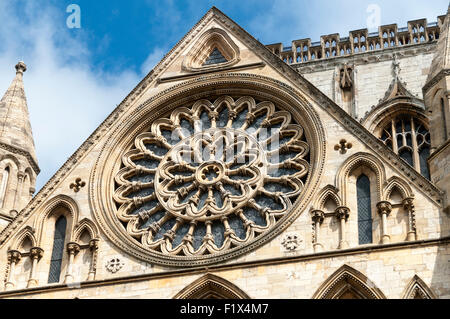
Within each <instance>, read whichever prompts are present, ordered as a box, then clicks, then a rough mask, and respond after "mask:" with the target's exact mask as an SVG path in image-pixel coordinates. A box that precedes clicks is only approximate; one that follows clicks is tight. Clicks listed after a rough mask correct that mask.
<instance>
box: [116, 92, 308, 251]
mask: <svg viewBox="0 0 450 319" xmlns="http://www.w3.org/2000/svg"><path fill="white" fill-rule="evenodd" d="M309 151H310V150H309V146H308V142H307V140H306V137H305V134H304V130H303V128H302V127H301V126H300V125H299V124H297V123H295V122H294V120H293V119H292V117H291V114H290V113H289V112H287V111H284V110H281V109H279V108H278V107H277V106H276V105H274V104H273V103H272V102H269V101H259V100H255V99H254V98H253V97H249V96H244V97H240V98H232V97H230V96H221V97H219V98H217V99H214V100H211V101H210V100H206V99H202V100H199V101H196V102H195V103H191V104H190V105H186V106H185V107H179V108H177V109H175V110H174V111H172V112H171V113H170V114H169V115H167V116H165V117H160V118H158V119H156V120H154V121H153V122H152V124H151V127H150V128H149V129H148V130H146V131H145V132H142V133H140V134H139V135H138V136H137V137H136V138H135V140H134V145H133V147H131V149H129V150H128V151H127V152H126V153H125V154H124V155H123V157H122V167H121V169H120V170H119V171H118V173H117V174H116V176H115V182H116V183H115V185H116V186H115V191H114V194H113V198H114V201H115V203H116V207H117V209H116V211H115V214H116V216H117V218H118V219H119V220H120V221H121V222H122V225H124V227H125V229H126V232H127V233H128V235H129V236H131V237H132V238H134V239H135V240H136V241H137V242H138V243H139V244H140V245H141V246H143V247H144V248H145V249H146V250H149V251H152V252H153V253H155V254H162V255H169V256H173V257H177V256H179V257H182V258H189V256H192V257H193V258H198V257H202V256H204V257H207V256H211V255H214V254H218V253H221V252H226V251H227V250H230V249H233V248H235V247H238V246H243V245H245V244H247V243H248V242H249V241H251V240H253V239H254V238H256V237H258V236H260V235H261V234H264V233H265V232H267V231H269V230H270V229H273V227H275V226H276V225H277V222H278V220H280V218H282V217H283V216H286V215H287V214H290V212H291V208H292V206H293V204H294V202H295V201H296V200H297V198H298V197H299V196H300V195H301V194H302V192H303V190H304V184H305V182H306V179H307V178H308V175H309V174H310V164H309V159H310V156H309Z"/></svg>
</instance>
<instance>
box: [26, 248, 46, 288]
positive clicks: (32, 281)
mask: <svg viewBox="0 0 450 319" xmlns="http://www.w3.org/2000/svg"><path fill="white" fill-rule="evenodd" d="M43 255H44V250H43V249H42V248H40V247H32V248H31V249H30V258H31V262H32V264H31V271H30V278H29V279H28V283H27V288H31V287H36V286H37V285H38V280H37V278H36V269H37V264H38V261H39V260H40V259H41V258H42V256H43Z"/></svg>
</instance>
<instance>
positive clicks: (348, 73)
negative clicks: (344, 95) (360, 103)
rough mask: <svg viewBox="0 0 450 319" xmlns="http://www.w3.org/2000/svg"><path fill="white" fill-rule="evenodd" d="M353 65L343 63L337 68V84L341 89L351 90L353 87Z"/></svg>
mask: <svg viewBox="0 0 450 319" xmlns="http://www.w3.org/2000/svg"><path fill="white" fill-rule="evenodd" d="M353 68H354V67H353V66H351V65H348V64H347V63H344V65H343V66H342V67H341V68H340V70H339V86H340V88H341V89H342V90H351V89H352V87H353Z"/></svg>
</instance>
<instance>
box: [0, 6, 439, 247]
mask: <svg viewBox="0 0 450 319" xmlns="http://www.w3.org/2000/svg"><path fill="white" fill-rule="evenodd" d="M211 21H213V22H214V23H215V25H216V26H221V27H222V28H223V29H226V30H227V32H228V33H229V34H230V35H232V36H233V37H234V39H236V40H237V41H240V42H241V43H242V44H243V45H245V46H246V47H247V48H248V49H249V54H251V55H252V57H253V64H255V63H257V62H259V63H262V64H263V65H265V64H269V65H270V66H271V67H272V69H273V70H274V71H276V72H277V73H278V74H280V75H281V76H282V77H283V78H284V79H288V80H289V81H290V82H292V83H294V84H295V85H296V87H297V89H299V90H300V91H302V92H303V94H305V95H306V96H309V97H310V98H311V99H313V100H314V101H315V103H316V104H317V105H319V106H320V107H322V108H323V109H324V110H325V111H326V112H327V113H328V114H329V115H330V116H332V117H333V118H334V119H335V120H337V121H338V122H339V123H341V124H342V125H343V127H345V128H346V129H347V130H348V131H349V132H350V133H352V134H353V136H354V137H355V138H357V139H358V140H360V141H361V142H362V143H363V144H365V145H366V146H367V147H368V148H370V149H372V151H373V152H374V153H375V154H377V156H380V157H382V158H384V159H385V160H387V162H388V163H390V165H391V166H392V167H393V168H394V170H396V171H397V172H398V174H399V175H400V176H403V177H404V178H406V179H408V180H410V181H412V182H413V183H414V184H415V185H416V187H417V188H418V189H420V190H421V191H422V192H424V193H425V194H426V195H427V196H428V197H429V198H431V199H432V200H433V201H434V202H435V203H439V202H440V200H441V197H442V194H441V192H440V191H439V190H438V189H437V188H436V187H435V186H434V185H433V184H432V183H431V182H430V181H428V180H427V179H426V178H424V177H423V176H422V175H420V174H419V173H418V172H416V171H415V170H414V169H412V168H411V167H409V165H408V164H406V163H404V161H403V160H401V159H400V157H399V156H398V155H397V154H395V153H394V152H392V151H391V150H390V149H389V148H388V147H386V145H384V144H383V143H382V142H381V141H379V140H378V139H377V138H376V137H375V136H373V135H372V134H371V133H370V132H369V131H367V129H365V128H364V127H363V126H362V125H361V124H360V123H359V122H358V121H356V120H355V119H353V118H352V117H351V116H350V115H349V114H348V113H347V112H345V111H344V110H342V109H341V108H340V107H339V106H338V105H337V104H336V103H335V102H333V101H332V100H331V99H330V98H328V97H327V96H326V95H325V94H324V93H322V92H321V91H320V90H319V89H317V88H316V87H315V86H314V85H313V84H311V83H310V82H309V81H307V80H306V79H305V78H304V77H303V76H301V75H300V74H299V73H298V72H297V71H295V70H294V69H293V68H292V67H291V66H289V65H287V64H286V63H284V62H283V61H282V60H281V59H280V58H279V57H277V56H276V55H274V54H273V53H272V52H271V51H270V50H269V49H268V48H266V46H264V45H263V44H262V43H260V42H259V41H258V40H256V39H255V38H254V37H252V36H251V35H250V34H248V33H247V32H246V31H245V30H244V29H242V28H241V27H240V26H239V25H237V24H236V23H235V22H234V21H233V20H231V19H230V18H229V17H227V16H226V15H225V14H223V13H222V12H221V11H220V10H218V9H217V8H215V7H213V8H211V9H210V10H209V11H208V12H207V13H206V14H205V15H204V16H203V17H202V18H201V19H200V21H199V22H198V23H197V24H196V25H195V26H194V27H193V28H192V29H191V30H190V31H189V32H188V33H187V34H186V35H185V36H184V37H183V38H182V39H181V40H180V41H179V42H178V43H177V44H176V45H175V46H174V47H173V48H172V50H170V51H169V52H168V53H167V54H166V55H165V56H164V58H163V59H162V60H161V61H160V62H159V63H158V64H157V65H156V67H155V68H154V69H153V70H152V71H151V72H150V73H149V74H148V75H147V76H146V77H145V78H144V79H143V80H142V81H141V82H140V83H139V84H138V85H137V86H136V87H135V88H134V89H133V90H132V91H131V93H130V94H129V95H128V96H127V97H126V98H125V99H124V100H123V101H122V102H121V103H120V104H119V105H118V106H117V108H116V109H115V110H114V111H113V112H112V113H111V114H110V115H109V116H108V117H107V118H106V119H105V121H104V122H103V123H102V124H101V125H100V126H99V127H98V128H97V129H96V130H95V131H94V133H92V134H91V135H90V137H89V138H88V139H87V140H86V141H85V142H84V143H83V144H82V145H81V146H80V148H79V149H78V150H77V151H76V152H75V153H74V154H73V155H72V156H71V157H70V158H69V159H68V160H67V161H66V163H65V164H64V165H63V166H62V167H61V168H60V169H59V170H58V171H57V172H56V173H55V175H54V176H53V177H52V178H51V179H50V180H49V181H48V182H47V184H45V186H44V187H43V188H42V189H41V190H40V191H39V192H38V194H37V195H36V196H35V197H34V198H33V199H32V200H31V201H30V203H29V204H28V205H27V207H26V208H25V209H24V210H22V211H21V212H20V213H19V214H18V216H17V217H16V218H15V219H14V220H13V221H12V222H11V223H10V224H9V225H8V226H7V227H6V228H5V229H4V230H3V231H2V233H1V234H0V244H2V243H3V242H4V241H5V240H6V238H7V237H8V235H9V234H11V232H12V230H13V229H15V228H16V227H17V226H18V224H20V223H22V222H23V221H24V220H25V218H26V217H28V216H29V215H30V214H31V212H32V211H33V210H34V209H35V208H36V207H37V205H39V204H40V203H41V202H43V201H44V200H45V199H46V197H47V196H48V195H49V194H50V193H51V192H52V190H53V189H55V188H56V186H57V184H58V183H59V182H60V181H61V180H62V179H63V178H64V177H65V176H66V175H67V174H68V173H69V171H70V170H71V169H72V168H73V167H74V166H75V165H76V163H78V162H79V161H80V160H81V159H82V158H83V157H84V156H85V155H86V154H87V153H88V151H89V150H90V149H91V148H92V147H93V145H96V143H98V142H99V141H100V140H101V139H102V138H103V137H104V136H105V135H106V134H107V133H108V131H109V129H110V128H111V126H113V125H114V123H115V122H116V121H118V119H119V118H120V117H121V116H123V115H124V114H125V113H126V111H127V110H129V108H130V107H133V106H135V105H136V106H138V105H140V104H141V103H142V102H144V101H146V100H148V99H149V98H150V96H154V95H155V93H154V92H155V91H151V90H148V87H150V86H152V85H155V83H157V82H158V79H159V78H161V76H162V75H163V74H167V75H168V74H170V67H172V66H174V65H176V63H173V62H174V61H175V60H177V59H178V61H180V59H181V57H180V55H182V53H183V52H186V51H188V50H189V49H191V48H192V46H193V45H194V44H192V40H193V39H194V38H195V37H196V36H197V37H198V36H199V35H201V34H202V33H203V32H205V31H206V30H205V29H206V26H207V24H208V23H209V22H211ZM210 28H212V26H210ZM230 47H232V46H231V45H230ZM248 61H249V59H247V62H246V63H247V64H246V63H245V62H242V61H239V59H236V61H235V62H234V63H237V64H236V65H233V67H234V68H236V67H239V63H242V65H241V66H240V67H241V68H244V67H248V66H249V65H250V64H249V63H248ZM229 62H230V61H229ZM224 64H225V63H224ZM179 65H180V64H178V70H179ZM219 70H220V71H223V69H219ZM214 71H215V70H214ZM172 73H175V74H176V72H172ZM178 73H179V72H178ZM186 75H187V76H192V75H195V74H192V72H191V74H189V73H188V72H186ZM181 79H182V78H180V80H181ZM146 93H147V94H146ZM161 94H164V90H162V91H160V92H159V93H158V95H161Z"/></svg>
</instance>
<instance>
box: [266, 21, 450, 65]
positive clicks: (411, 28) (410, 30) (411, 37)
mask: <svg viewBox="0 0 450 319" xmlns="http://www.w3.org/2000/svg"><path fill="white" fill-rule="evenodd" d="M444 19H445V15H443V16H439V17H438V18H437V22H433V23H427V19H419V20H413V21H408V26H407V27H404V28H398V27H397V24H389V25H383V26H380V27H379V28H378V32H371V33H369V31H368V30H367V29H360V30H354V31H350V32H349V36H348V37H344V38H341V37H340V36H339V34H338V33H335V34H329V35H323V36H321V37H320V41H318V42H311V39H310V38H307V39H301V40H294V41H292V45H291V46H290V47H283V44H282V43H275V44H269V45H266V47H267V48H268V49H270V50H271V51H272V52H273V53H274V54H276V55H278V56H279V57H280V58H281V59H282V60H283V61H284V62H286V63H287V64H297V63H305V62H310V61H315V60H323V59H329V58H334V57H339V56H350V55H353V54H357V53H363V52H370V51H376V50H384V49H388V48H393V47H402V46H407V45H417V44H421V43H425V42H433V41H436V40H437V39H439V34H440V29H441V26H442V24H443V23H444Z"/></svg>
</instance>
